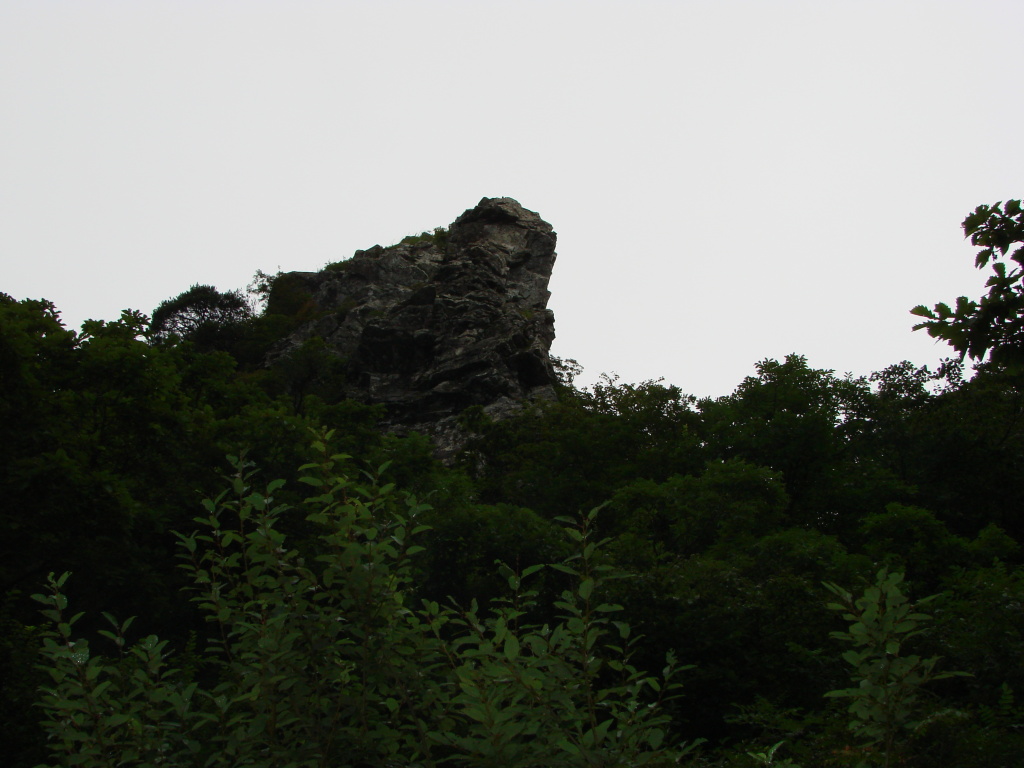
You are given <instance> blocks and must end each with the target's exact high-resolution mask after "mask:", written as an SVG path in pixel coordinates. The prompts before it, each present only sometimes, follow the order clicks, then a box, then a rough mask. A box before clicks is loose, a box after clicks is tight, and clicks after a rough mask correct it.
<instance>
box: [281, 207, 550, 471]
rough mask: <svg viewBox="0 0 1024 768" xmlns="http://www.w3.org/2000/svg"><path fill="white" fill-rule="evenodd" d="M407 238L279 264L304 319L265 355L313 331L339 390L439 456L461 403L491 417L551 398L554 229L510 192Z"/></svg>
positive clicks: (457, 435) (449, 448)
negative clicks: (334, 258) (340, 383)
mask: <svg viewBox="0 0 1024 768" xmlns="http://www.w3.org/2000/svg"><path fill="white" fill-rule="evenodd" d="M409 239H410V238H407V240H409ZM419 240H420V241H418V242H406V243H403V244H400V245H395V246H391V247H389V248H382V247H380V246H379V245H376V246H374V247H372V248H370V249H368V250H365V251H356V253H355V255H354V256H353V257H352V258H351V259H350V260H348V261H344V262H340V263H339V264H336V265H332V266H331V267H328V268H327V269H325V270H323V271H321V272H315V273H313V272H293V273H290V274H289V275H287V276H286V277H287V278H288V284H290V285H291V286H292V289H293V290H294V288H295V287H296V284H297V283H298V284H301V289H302V290H303V292H304V293H308V295H309V297H311V300H312V302H313V303H314V304H315V308H314V311H313V312H312V313H311V314H312V315H313V316H314V317H315V319H313V320H311V321H309V322H307V323H305V324H304V325H302V326H300V327H299V328H298V329H297V330H296V331H295V332H294V333H293V334H292V335H291V336H289V337H288V338H287V339H285V340H284V341H283V342H281V343H280V344H279V345H278V346H277V347H275V348H274V350H272V352H271V358H275V359H276V358H279V357H282V356H285V355H288V354H290V352H291V351H293V350H294V349H296V348H297V347H298V346H299V345H301V344H302V342H303V341H305V340H307V339H310V338H313V337H316V336H319V337H321V338H323V339H324V342H325V343H326V346H327V348H328V350H329V351H330V352H331V354H333V355H336V356H338V357H339V358H340V359H341V360H342V361H344V370H345V384H344V389H345V393H346V395H347V396H348V397H351V398H353V399H356V400H360V401H362V402H366V403H383V404H384V405H385V406H386V408H387V414H388V415H387V421H386V424H385V425H384V426H385V427H386V428H388V429H391V430H395V431H411V430H416V431H420V432H424V433H427V434H429V435H431V436H432V437H433V439H434V441H435V443H436V445H437V448H438V452H439V454H440V455H442V456H446V455H451V454H452V453H454V452H455V451H457V450H458V449H459V448H460V447H461V445H462V443H463V442H464V440H465V436H464V435H463V434H462V432H461V430H460V428H459V426H458V418H457V417H458V416H459V414H461V413H462V412H463V411H464V410H465V409H466V408H469V407H470V406H481V407H482V408H483V409H484V411H485V412H486V413H488V414H489V415H490V416H492V417H493V418H496V419H500V418H502V417H503V416H507V415H508V414H510V413H512V412H514V411H515V410H517V409H518V408H519V407H520V404H521V403H522V402H523V401H524V400H531V399H537V398H553V397H554V389H553V384H554V382H555V375H554V371H553V369H552V366H551V361H550V359H549V357H548V350H549V348H550V346H551V342H552V340H553V339H554V337H555V331H554V315H553V314H552V312H551V311H550V310H549V309H547V302H548V298H549V297H550V293H549V292H548V289H547V286H548V279H549V278H550V276H551V269H552V266H553V265H554V262H555V233H554V232H553V231H552V229H551V225H549V224H548V223H547V222H545V221H543V220H542V219H541V218H540V216H538V215H537V214H536V213H534V212H533V211H528V210H526V209H525V208H523V207H522V206H520V205H519V203H517V202H516V201H515V200H512V199H511V198H507V197H506V198H484V199H483V200H481V201H480V203H479V204H478V205H477V206H476V207H475V208H472V209H470V210H467V211H466V212H465V213H463V214H462V215H461V216H460V217H459V218H458V219H456V220H455V222H454V223H452V225H451V226H450V228H449V229H448V232H447V235H445V234H444V232H443V231H442V232H438V233H437V234H435V236H434V237H433V238H420V239H419ZM275 290H277V286H276V285H275ZM273 302H274V296H273V294H271V303H273Z"/></svg>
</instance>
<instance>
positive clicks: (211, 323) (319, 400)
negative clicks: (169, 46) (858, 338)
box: [0, 201, 1024, 768]
mask: <svg viewBox="0 0 1024 768" xmlns="http://www.w3.org/2000/svg"><path fill="white" fill-rule="evenodd" d="M1021 216H1022V214H1021V206H1020V204H1019V203H1018V202H1016V201H1009V202H1007V203H1005V204H996V205H995V206H990V207H989V206H982V207H980V208H979V209H978V210H977V211H976V212H975V213H974V214H972V215H971V216H970V217H968V219H967V220H966V221H965V222H964V228H965V232H966V233H967V235H968V236H969V237H971V239H972V241H973V242H974V243H975V244H976V245H978V246H979V247H981V248H982V250H981V251H980V253H979V256H978V266H979V267H988V266H991V267H992V269H993V271H994V275H993V277H992V278H991V279H990V281H989V289H990V293H989V295H988V296H986V297H983V298H982V299H981V300H980V301H978V302H972V301H971V300H968V299H966V298H963V299H961V301H959V302H957V305H956V309H950V308H949V307H948V306H946V305H942V304H940V305H937V306H936V308H935V309H934V310H927V309H925V308H924V307H918V308H915V310H914V312H915V314H917V315H918V316H922V317H925V318H926V322H924V323H921V325H920V326H919V327H923V328H926V329H927V330H928V332H929V333H931V334H932V335H934V336H936V337H938V338H942V339H945V340H947V341H949V342H950V343H951V345H952V346H953V349H954V350H955V352H956V353H957V354H958V355H959V359H957V358H954V359H952V360H950V361H947V363H946V364H945V365H944V366H943V367H942V369H941V370H940V371H938V372H932V371H929V370H928V369H926V368H922V367H918V366H915V365H914V364H912V363H910V362H900V363H897V364H894V365H892V366H889V367H888V368H886V369H884V370H882V371H879V372H877V373H874V374H872V375H870V376H867V377H852V376H837V375H835V373H834V372H832V371H829V370H822V369H817V368H814V367H812V366H811V365H810V364H809V362H808V361H807V360H806V359H805V358H804V357H802V356H800V355H796V354H794V355H790V356H787V357H786V358H785V359H783V360H764V361H761V362H759V363H757V365H756V366H755V371H754V374H753V375H751V376H749V377H748V378H746V379H744V380H743V381H742V382H740V383H739V385H738V386H737V387H736V389H735V390H734V391H733V392H732V393H731V394H729V395H726V396H723V397H719V398H715V399H705V400H698V399H696V398H693V397H690V396H688V395H686V394H685V393H684V392H682V391H681V390H679V389H678V388H676V387H673V386H667V385H664V384H663V383H661V382H658V381H647V382H642V383H638V384H629V383H622V382H620V381H618V380H617V379H616V378H615V377H605V378H604V379H603V380H602V381H601V382H600V383H599V384H597V385H595V386H593V387H590V388H586V389H581V388H578V387H576V386H575V385H574V382H573V376H574V375H575V374H577V373H578V368H577V367H575V366H574V364H573V363H572V361H560V364H559V369H560V370H561V371H562V372H563V374H564V379H563V384H562V386H561V388H560V393H559V399H558V400H557V402H550V403H543V404H536V405H534V406H531V407H528V408H525V409H524V410H523V412H522V413H521V414H520V416H519V417H517V418H515V419H511V420H506V421H502V422H498V423H493V422H490V421H488V420H487V419H486V417H485V416H483V414H482V413H479V412H470V413H467V414H466V415H465V418H464V421H465V424H466V425H467V426H469V427H471V428H472V430H473V431H474V433H475V434H476V437H475V438H474V440H473V441H472V442H471V443H470V445H469V446H468V447H467V449H466V451H465V452H464V454H463V456H462V457H461V459H460V461H459V462H458V463H456V464H454V465H449V466H445V465H442V464H440V463H438V462H437V461H435V459H434V458H433V455H432V451H431V446H430V443H429V441H428V440H427V439H426V438H424V437H422V436H419V435H409V436H404V437H399V436H395V435H384V434H381V433H380V432H379V431H378V429H377V423H378V420H379V417H380V412H379V411H378V409H377V408H375V407H370V406H365V405H361V404H358V403H354V402H351V401H347V400H345V399H343V398H342V397H341V396H340V391H341V390H340V388H339V387H338V386H337V377H336V374H337V370H338V367H337V360H335V359H334V358H332V356H331V354H330V351H329V350H327V349H326V348H325V346H324V345H323V344H322V342H321V341H319V340H317V339H311V340H310V341H309V342H307V343H306V344H305V345H303V346H302V347H300V348H298V349H296V350H295V351H294V352H293V353H292V354H290V355H288V356H286V357H283V358H279V359H277V360H276V362H275V363H274V364H273V365H272V366H269V367H265V366H264V365H263V363H262V361H263V360H264V358H265V356H266V351H267V349H268V348H269V347H270V345H272V343H273V342H274V340H276V339H278V338H280V337H281V336H282V335H283V334H285V333H287V332H288V331H289V330H291V329H292V328H294V327H295V326H296V325H297V324H298V323H300V322H302V321H303V320H305V319H309V317H310V312H311V311H312V309H311V305H310V303H309V301H308V297H305V296H304V295H303V293H302V290H301V288H300V287H299V286H297V285H291V284H289V282H288V277H287V276H286V275H278V276H267V275H262V274H260V275H258V280H257V283H256V284H255V286H256V292H257V293H258V294H260V295H261V296H262V298H263V299H264V301H263V302H262V304H263V307H262V309H261V310H259V311H253V310H252V309H251V308H250V307H251V306H252V305H251V304H250V303H249V302H247V300H245V299H244V297H243V296H242V295H241V294H239V293H236V292H232V293H228V294H221V293H219V292H217V291H216V290H215V289H212V288H209V287H208V286H205V287H204V286H196V287H194V288H193V289H191V290H190V291H188V292H186V293H184V294H182V295H180V296H178V297H175V298H173V299H170V300H168V301H167V302H164V303H163V304H162V305H161V307H159V308H158V311H157V312H156V313H154V320H153V321H150V320H149V319H148V318H146V317H145V316H144V315H142V314H140V313H137V312H126V313H124V314H123V315H122V317H121V319H120V320H118V321H116V322H109V323H105V322H98V321H90V322H88V323H86V324H84V325H83V327H82V328H81V330H80V331H73V330H70V329H67V328H65V327H64V326H63V325H62V323H61V322H60V318H59V315H58V313H57V311H56V309H55V308H54V307H53V306H52V305H51V304H48V303H46V302H43V301H16V300H14V299H12V298H11V297H8V296H4V295H0V488H2V491H3V494H4V500H5V503H4V504H3V505H0V542H2V544H0V549H2V554H3V557H2V558H0V586H2V588H3V601H2V602H0V722H2V724H3V729H4V733H3V743H4V745H5V754H6V755H7V760H8V764H10V765H12V766H17V767H20V766H32V765H37V764H40V763H43V762H44V761H47V760H50V761H51V763H49V764H61V765H71V764H78V765H110V764H114V762H115V761H116V760H120V761H122V764H125V765H222V764H223V765H302V766H306V765H381V766H383V765H434V764H440V763H442V762H445V763H462V764H467V765H479V766H484V765H495V766H497V765H501V766H510V765H524V766H526V765H538V766H540V765H544V766H551V765H640V764H648V765H656V764H665V765H668V764H691V765H702V766H721V767H722V768H725V767H726V766H728V767H730V768H731V767H732V766H737V767H739V766H755V765H776V766H784V765H791V766H792V765H797V764H799V765H803V766H805V768H811V767H812V766H833V765H835V766H841V765H850V766H853V765H896V764H899V765H906V766H922V767H924V766H949V765H956V766H965V767H967V768H970V767H971V766H986V768H987V767H989V766H1013V765H1016V764H1017V763H1018V761H1019V755H1020V754H1022V753H1024V732H1022V727H1024V707H1022V706H1021V705H1020V704H1019V703H1018V702H1019V700H1020V696H1021V695H1022V692H1024V667H1022V666H1021V664H1020V659H1021V657H1022V653H1024V614H1022V613H1021V610H1020V606H1021V604H1024V569H1022V567H1021V564H1022V551H1021V546H1020V545H1021V542H1022V541H1024V520H1022V518H1021V517H1020V510H1021V509H1024V483H1022V482H1021V479H1022V478H1024V419H1022V417H1021V415H1022V414H1024V392H1022V387H1024V369H1022V368H1021V366H1020V362H1019V354H1018V352H1019V348H1020V346H1021V333H1020V328H1021V327H1024V316H1022V310H1024V305H1022V304H1021V302H1020V285H1021V268H1020V266H1019V265H1020V263H1021V259H1022V258H1024V257H1022V256H1021V254H1022V250H1021V248H1020V247H1015V246H1019V245H1020V244H1021V243H1024V226H1022V218H1021ZM1004 257H1008V258H1009V260H1010V261H1011V262H1013V263H1015V264H1018V267H1014V268H1013V269H1010V270H1008V269H1007V268H1006V264H1005V261H1003V258H1004ZM968 357H970V358H971V359H973V360H975V361H977V362H976V363H975V365H974V369H973V371H971V372H970V374H971V375H969V376H965V375H964V369H963V363H964V361H965V360H966V359H967V358H968ZM227 455H234V456H236V457H237V456H244V459H235V460H234V463H233V464H230V463H228V462H227V460H226V459H225V458H224V457H225V456H227ZM345 457H355V458H345ZM300 467H301V469H300ZM257 471H258V472H259V474H258V475H257V474H255V473H256V472H257ZM225 474H227V475H228V477H227V479H225V477H224V475H225ZM225 483H227V488H228V490H226V491H225V490H224V488H225ZM261 489H262V490H261ZM414 497H415V499H418V500H419V501H415V500H414ZM204 499H206V501H204ZM598 508H599V511H593V512H592V511H591V510H598ZM182 566H184V567H182ZM66 572H70V573H71V576H70V577H65V576H58V575H57V574H63V573H66ZM48 574H52V575H51V576H50V579H49V581H48V580H47V575H48ZM33 594H37V595H38V599H39V600H41V601H42V603H43V606H42V607H43V608H44V612H45V615H41V614H40V612H39V608H40V605H39V604H38V602H34V601H33V600H32V599H31V596H32V595H33ZM924 604H927V610H928V613H927V614H924V613H921V612H920V610H919V609H918V608H916V607H915V605H924ZM131 617H134V619H132V618H131ZM40 648H42V649H43V650H42V656H40V651H39V649H40ZM673 658H674V659H678V664H679V665H682V666H681V667H676V666H674V665H671V664H670V665H669V667H668V669H667V674H668V675H669V680H668V681H667V682H666V681H665V680H664V674H665V671H666V660H667V659H673ZM954 672H955V673H957V674H950V673H954ZM851 679H852V682H851ZM678 685H681V688H680V687H677V686H678ZM41 692H42V693H41ZM698 743H699V746H697V745H698ZM684 745H686V746H684Z"/></svg>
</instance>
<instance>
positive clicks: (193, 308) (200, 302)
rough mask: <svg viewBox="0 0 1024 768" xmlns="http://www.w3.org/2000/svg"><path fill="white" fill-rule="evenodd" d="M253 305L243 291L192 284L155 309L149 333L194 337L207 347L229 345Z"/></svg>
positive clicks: (238, 335) (238, 332) (189, 338)
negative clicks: (222, 289)
mask: <svg viewBox="0 0 1024 768" xmlns="http://www.w3.org/2000/svg"><path fill="white" fill-rule="evenodd" d="M252 315H253V312H252V308H251V307H250V306H249V302H248V301H247V300H246V298H245V296H244V295H242V292H241V291H225V292H223V293H222V292H221V291H218V290H217V289H216V288H214V287H213V286H212V285H199V284H196V285H193V286H192V287H191V288H189V289H188V290H187V291H184V292H183V293H179V294H178V295H177V296H175V297H174V298H171V299H167V300H166V301H163V302H161V303H160V306H158V307H157V308H156V309H155V310H153V319H152V321H151V323H150V333H151V334H152V335H153V336H154V337H155V338H157V339H169V338H171V337H173V336H177V337H178V338H179V339H184V340H187V341H193V342H195V343H197V344H199V345H200V346H202V347H204V348H210V349H226V348H229V347H230V346H231V345H232V344H233V343H235V342H237V340H238V338H239V337H240V335H241V333H240V331H241V330H242V327H243V325H244V324H245V323H246V322H247V321H249V320H250V319H251V318H252Z"/></svg>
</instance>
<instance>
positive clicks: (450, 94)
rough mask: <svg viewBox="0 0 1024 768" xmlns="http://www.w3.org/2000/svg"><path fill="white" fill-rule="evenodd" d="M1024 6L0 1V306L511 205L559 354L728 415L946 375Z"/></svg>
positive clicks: (103, 298)
mask: <svg viewBox="0 0 1024 768" xmlns="http://www.w3.org/2000/svg"><path fill="white" fill-rule="evenodd" d="M1022 40H1024V2H1021V0H1007V1H1006V2H986V1H985V0H970V1H968V0H959V1H956V2H953V1H949V2H943V1H942V0H928V1H927V2H900V1H899V0H888V2H854V1H852V0H851V1H849V2H832V1H831V0H813V1H811V2H796V1H794V0H770V1H769V0H764V1H762V2H753V1H751V2H733V1H730V0H717V1H715V2H688V1H686V0H680V1H678V2H645V1H644V0H630V1H629V2H601V1H600V0H587V1H586V2H583V1H581V2H560V1H559V0H544V1H543V2H524V1H517V0H505V1H504V2H489V1H488V0H473V2H440V1H439V2H435V1H433V0H420V1H419V2H390V1H389V0H374V1H373V2H369V1H367V2H360V1H357V0H351V1H348V2H346V1H341V0H337V1H335V2H300V1H299V0H292V1H291V2H285V1H284V0H280V1H279V2H270V1H261V0H235V1H234V2H228V1H226V0H225V1H223V2H218V1H217V0H203V1H202V2H199V1H198V0H197V1H196V2H188V1H187V0H175V1H174V2H150V1H148V0H123V1H122V2H109V1H106V0H92V1H86V0H81V1H77V2H59V1H56V0H21V1H19V0H0V291H4V292H6V293H9V294H11V295H13V296H14V297H15V298H18V299H21V298H44V297H45V298H48V299H50V300H52V301H53V302H55V303H56V305H57V307H58V309H60V310H61V311H62V313H63V317H64V319H65V321H66V323H67V324H68V325H69V326H70V327H76V328H77V327H78V325H79V324H80V323H81V322H82V320H84V319H86V318H100V319H116V318H117V317H118V315H119V314H120V310H121V309H123V308H133V309H140V310H142V311H145V312H147V313H149V312H151V311H152V310H153V308H154V307H155V306H156V305H157V304H158V303H159V302H160V301H162V300H163V299H166V298H168V297H171V296H174V295H176V294H178V293H180V292H181V291H183V290H185V289H187V288H188V287H190V286H191V285H192V284H194V283H208V284H213V285H216V286H217V287H218V288H220V289H222V290H228V289H233V288H243V287H244V286H245V285H246V284H247V283H248V282H249V280H250V279H251V277H252V275H253V273H254V272H255V271H256V270H257V269H262V270H264V271H267V272H274V271H277V270H278V268H280V269H282V270H284V271H289V270H316V269H319V268H321V267H322V266H324V264H326V263H329V262H333V261H338V260H341V259H343V258H347V257H349V256H351V254H352V253H353V251H355V250H356V249H359V248H367V247H369V246H371V245H373V244H375V243H380V244H382V245H389V244H391V243H394V242H397V241H398V240H400V239H401V238H402V237H403V236H405V235H408V234H412V233H417V232H420V231H422V230H425V229H432V228H433V227H436V226H443V225H447V224H448V223H450V222H451V221H452V220H453V219H455V218H456V217H457V216H458V215H460V214H461V213H462V212H463V211H464V210H465V209H467V208H470V207H472V206H474V205H475V204H476V203H477V201H479V199H480V198H481V197H485V196H486V197H498V196H508V197H514V198H516V199H517V200H518V201H519V202H520V203H521V204H522V205H523V206H525V207H526V208H529V209H531V210H535V211H537V212H538V213H540V215H541V216H542V217H543V218H544V219H545V220H547V221H548V222H550V223H551V224H552V226H553V227H554V228H555V230H556V232H557V233H558V261H557V263H556V265H555V270H554V274H553V276H552V280H551V285H550V287H551V291H552V298H551V302H550V307H551V308H552V309H553V310H554V312H555V319H556V333H557V338H556V340H555V343H554V347H553V349H552V352H553V353H554V354H557V355H560V356H563V357H571V358H575V359H576V360H578V361H579V362H580V363H581V364H582V365H583V366H584V368H585V370H586V373H585V375H584V380H585V382H590V381H592V380H593V379H594V378H596V377H597V375H598V374H600V373H602V372H614V373H617V374H619V375H620V376H621V378H622V380H624V381H641V380H644V379H651V378H659V377H664V378H665V380H666V382H668V383H672V384H676V385H678V386H679V387H681V388H682V389H683V390H684V391H686V392H690V393H693V394H696V395H700V396H706V395H712V396H719V395H724V394H728V393H729V392H730V391H732V389H734V388H735V386H736V385H737V384H739V382H740V381H741V380H742V378H743V377H744V376H746V375H749V374H751V373H752V372H753V367H754V363H756V362H757V361H758V360H762V359H765V358H769V357H775V358H781V357H782V356H784V355H786V354H788V353H791V352H796V353H799V354H803V355H806V356H807V358H808V360H809V362H810V363H811V365H813V366H815V367H819V368H830V369H835V370H836V371H838V372H839V373H844V372H847V371H850V372H853V373H854V374H858V375H860V374H868V373H870V372H872V371H874V370H879V369H881V368H883V367H885V366H887V365H889V364H892V363H896V362H899V361H901V360H904V359H909V360H912V361H914V362H915V363H917V364H929V365H934V364H935V362H936V361H938V360H939V358H941V357H943V356H946V355H947V354H948V348H947V347H945V346H944V345H936V344H935V343H934V342H933V341H932V340H931V339H930V338H928V337H927V336H925V335H924V334H923V332H917V333H912V332H911V330H910V329H911V326H912V325H913V323H914V318H913V317H912V316H911V315H910V314H909V310H910V308H911V307H913V306H914V305H915V304H919V303H927V304H929V305H930V304H933V303H935V302H937V301H941V300H952V299H955V297H956V296H958V295H960V294H966V295H969V296H972V297H977V296H979V295H981V293H982V292H983V288H982V286H983V283H984V278H985V275H984V274H983V273H981V272H978V271H977V270H975V269H974V268H973V266H972V265H973V253H974V249H972V248H971V246H970V244H969V243H966V242H965V241H964V240H963V234H962V231H961V229H960V222H961V221H962V219H963V218H964V216H965V215H966V214H967V213H969V212H970V211H971V210H973V209H974V207H975V206H977V205H978V204H980V203H993V202H996V201H998V200H1005V199H1008V198H1020V197H1022V196H1024V143H1022V140H1024V135H1022V128H1021V126H1024V56H1022V50H1024V48H1022Z"/></svg>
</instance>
